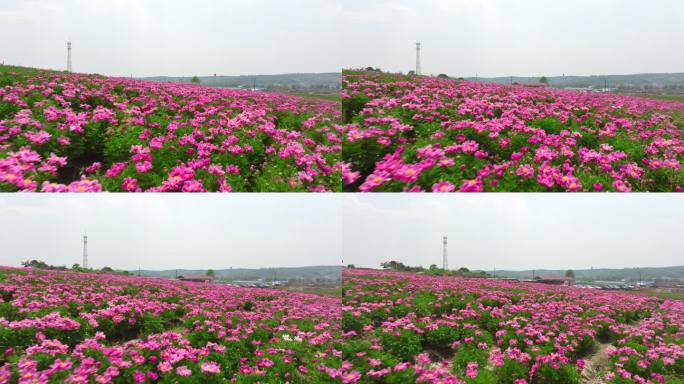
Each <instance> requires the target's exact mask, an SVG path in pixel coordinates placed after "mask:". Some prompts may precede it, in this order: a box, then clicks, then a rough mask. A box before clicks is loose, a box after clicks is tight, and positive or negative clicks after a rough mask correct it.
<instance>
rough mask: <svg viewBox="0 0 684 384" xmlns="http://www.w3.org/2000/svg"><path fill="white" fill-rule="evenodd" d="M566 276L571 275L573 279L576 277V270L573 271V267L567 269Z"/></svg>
mask: <svg viewBox="0 0 684 384" xmlns="http://www.w3.org/2000/svg"><path fill="white" fill-rule="evenodd" d="M565 277H569V278H571V279H574V278H575V271H573V270H572V269H568V270H567V271H565Z"/></svg>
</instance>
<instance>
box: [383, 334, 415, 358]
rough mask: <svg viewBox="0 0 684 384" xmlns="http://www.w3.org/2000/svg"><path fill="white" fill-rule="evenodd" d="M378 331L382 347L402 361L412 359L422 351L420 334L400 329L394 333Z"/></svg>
mask: <svg viewBox="0 0 684 384" xmlns="http://www.w3.org/2000/svg"><path fill="white" fill-rule="evenodd" d="M379 333H380V334H379V337H380V344H381V345H382V347H383V349H384V350H385V351H387V353H390V354H392V355H394V356H397V357H398V358H400V359H401V360H403V361H409V360H413V358H414V357H415V356H416V355H418V354H419V353H420V352H421V351H422V347H421V341H420V336H418V334H416V333H415V332H413V331H410V330H406V329H401V330H395V333H386V332H379ZM396 333H398V335H396Z"/></svg>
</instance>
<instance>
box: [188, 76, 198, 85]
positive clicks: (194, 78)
mask: <svg viewBox="0 0 684 384" xmlns="http://www.w3.org/2000/svg"><path fill="white" fill-rule="evenodd" d="M190 81H192V82H193V83H195V84H199V83H200V79H199V77H197V76H193V77H192V80H190Z"/></svg>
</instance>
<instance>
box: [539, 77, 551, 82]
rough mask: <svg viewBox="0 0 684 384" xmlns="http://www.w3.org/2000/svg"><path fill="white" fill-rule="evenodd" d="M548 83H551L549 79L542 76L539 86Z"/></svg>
mask: <svg viewBox="0 0 684 384" xmlns="http://www.w3.org/2000/svg"><path fill="white" fill-rule="evenodd" d="M548 83H549V79H547V78H546V76H542V77H541V78H540V79H539V84H548Z"/></svg>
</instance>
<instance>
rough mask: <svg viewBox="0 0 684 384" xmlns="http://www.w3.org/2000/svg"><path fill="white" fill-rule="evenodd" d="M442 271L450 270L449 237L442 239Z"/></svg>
mask: <svg viewBox="0 0 684 384" xmlns="http://www.w3.org/2000/svg"><path fill="white" fill-rule="evenodd" d="M442 269H444V270H448V269H449V258H448V256H447V237H446V236H444V237H442Z"/></svg>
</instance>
